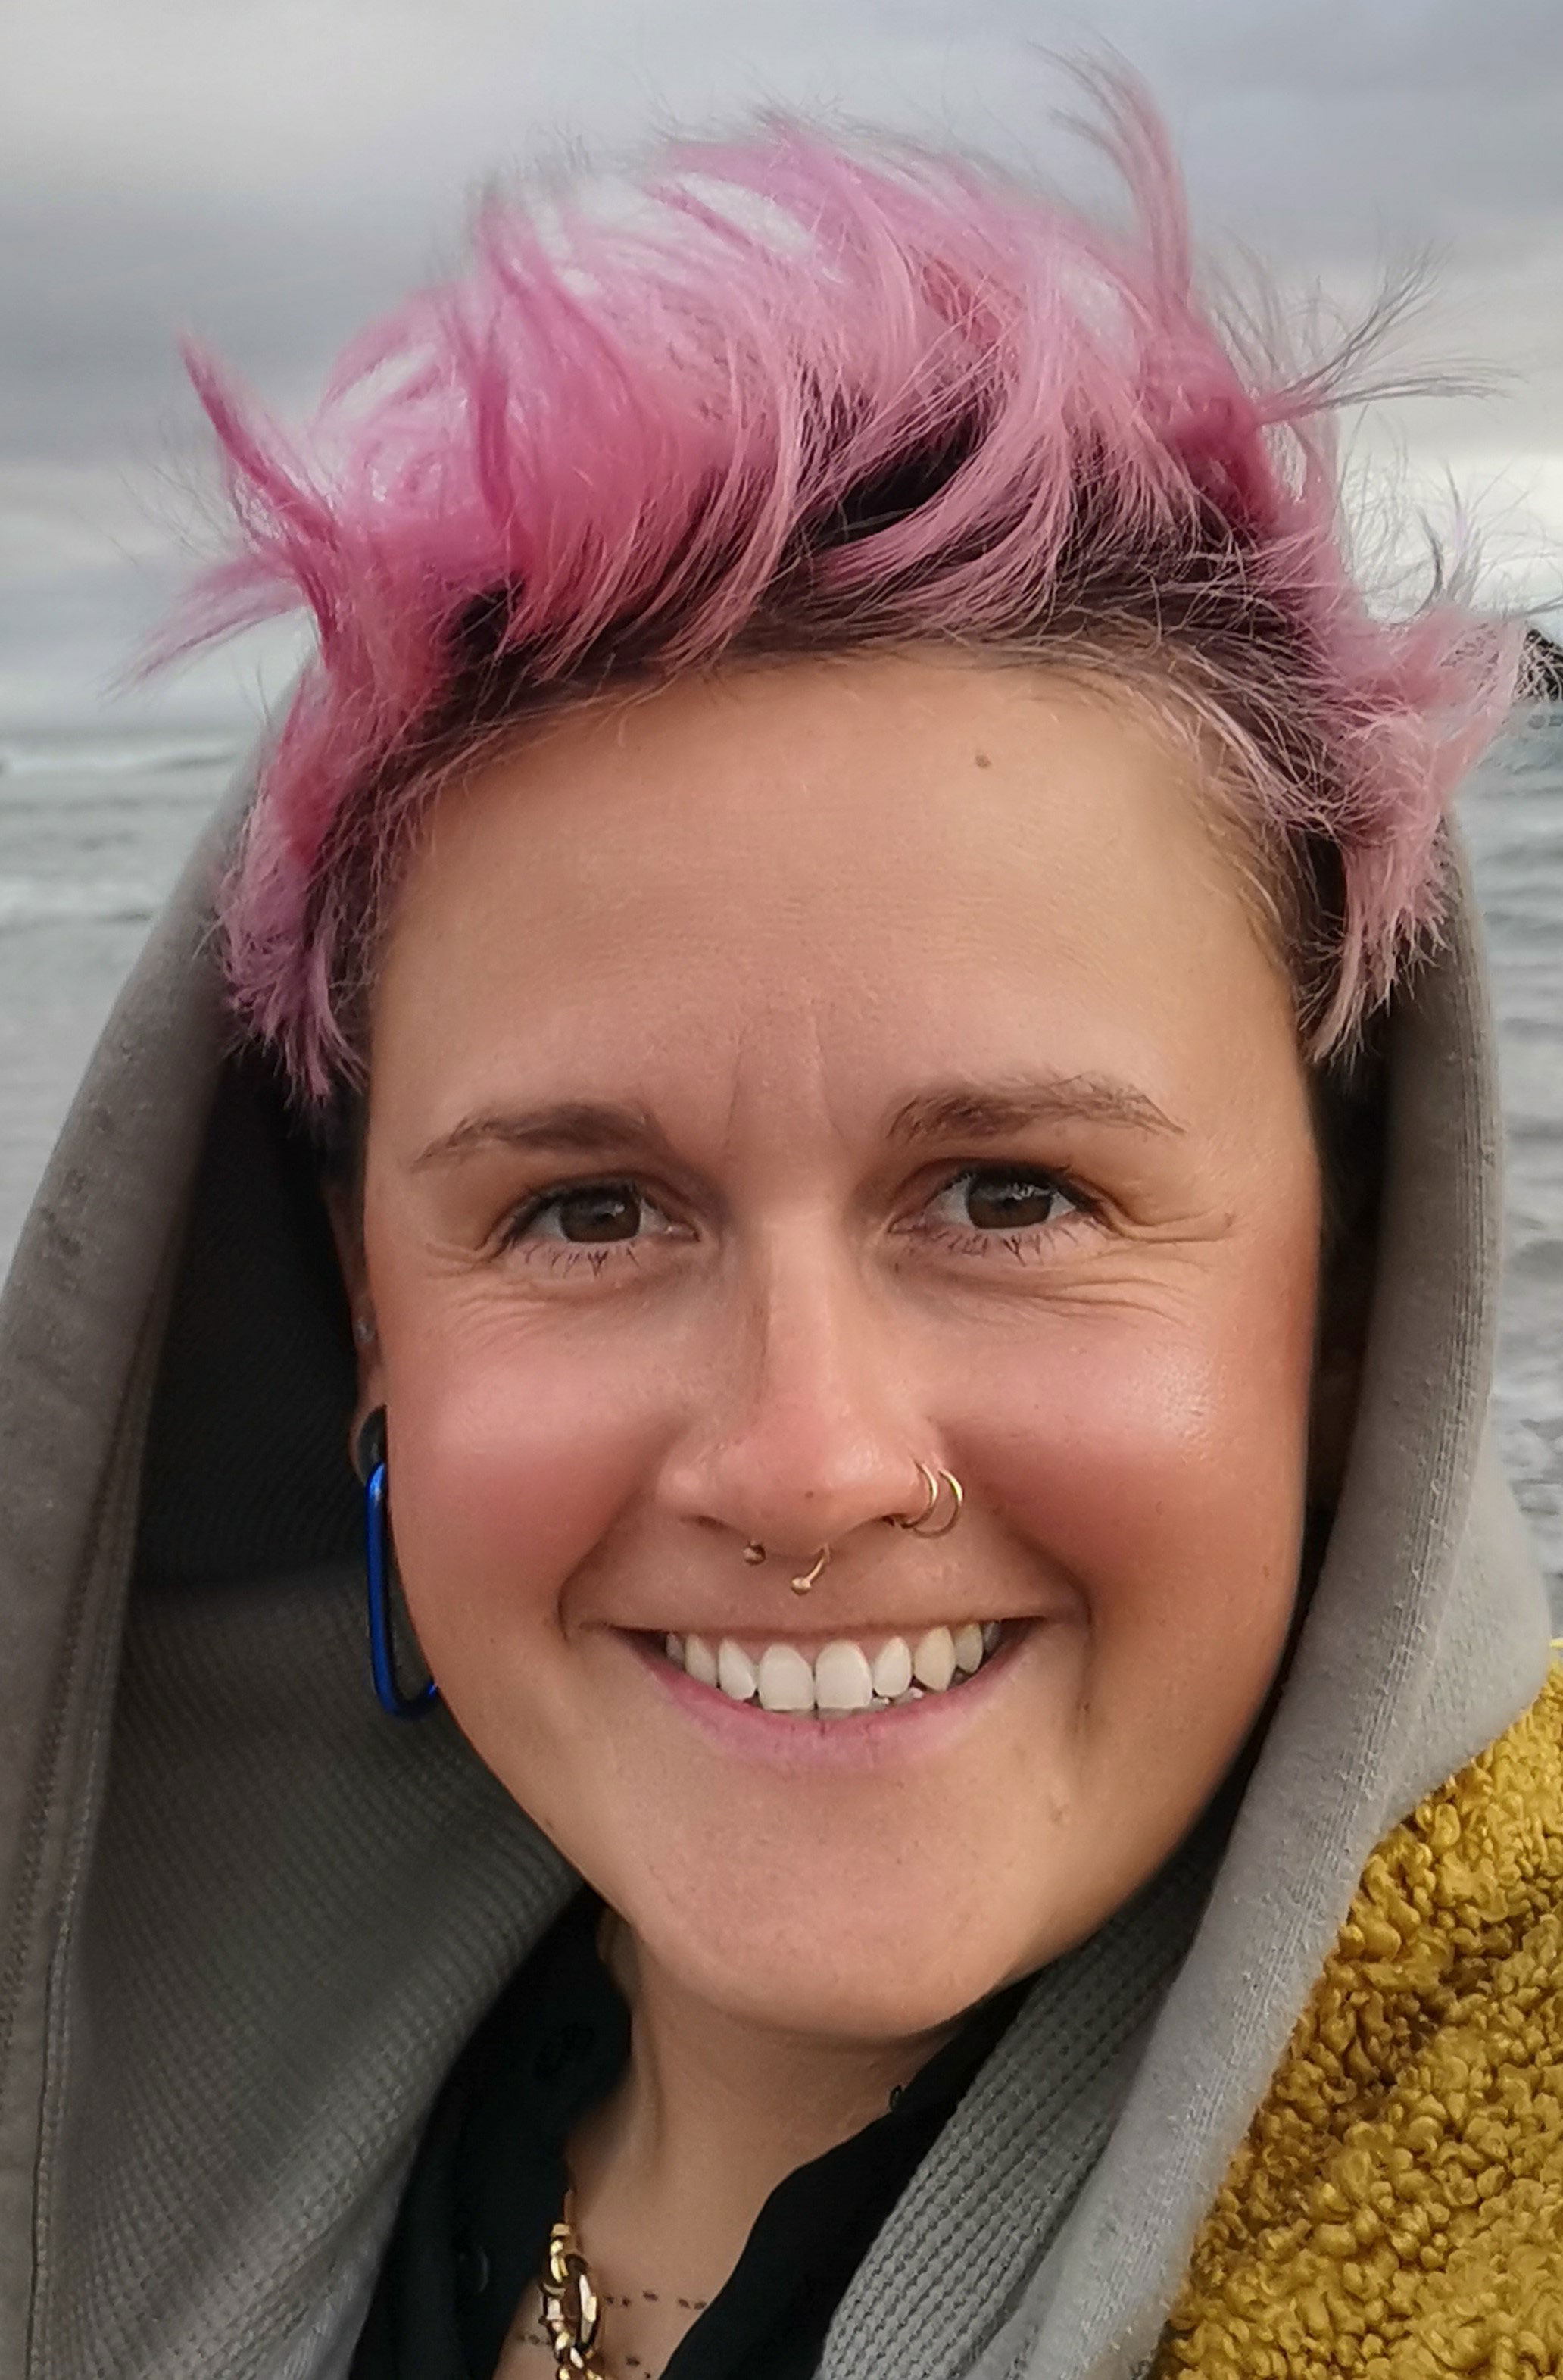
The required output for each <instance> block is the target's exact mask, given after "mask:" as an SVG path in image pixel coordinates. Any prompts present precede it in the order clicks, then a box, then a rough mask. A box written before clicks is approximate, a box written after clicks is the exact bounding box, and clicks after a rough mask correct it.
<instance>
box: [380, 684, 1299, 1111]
mask: <svg viewBox="0 0 1563 2380" xmlns="http://www.w3.org/2000/svg"><path fill="white" fill-rule="evenodd" d="M1244 1016H1246V1017H1248V1018H1251V1019H1254V1020H1262V1021H1263V1023H1264V1024H1265V1026H1266V1029H1267V1030H1270V1031H1272V1032H1273V1030H1274V1028H1275V1026H1276V1025H1277V1023H1279V1026H1280V1030H1281V1032H1282V1035H1283V1038H1285V1039H1288V1040H1289V1039H1290V1006H1289V1003H1288V1000H1287V994H1286V989H1285V986H1284V983H1283V982H1282V981H1281V979H1280V977H1279V975H1278V970H1277V968H1276V966H1275V964H1274V962H1273V960H1272V959H1271V957H1270V956H1269V954H1268V953H1267V951H1266V949H1265V948H1264V947H1263V946H1262V944H1261V941H1260V940H1259V938H1258V936H1257V935H1256V933H1255V930H1254V926H1253V924H1252V921H1251V914H1250V910H1249V907H1248V905H1247V903H1246V901H1245V898H1244V894H1243V888H1242V884H1241V882H1240V881H1239V880H1238V878H1237V875H1236V873H1235V870H1234V869H1233V868H1232V866H1231V863H1230V860H1229V859H1228V858H1227V857H1226V856H1225V855H1224V853H1223V851H1222V849H1221V847H1220V845H1219V844H1218V840H1217V838H1216V837H1215V836H1214V835H1213V834H1212V832H1210V829H1209V827H1208V825H1207V823H1206V808H1205V805H1204V803H1203V801H1202V798H1201V793H1200V789H1199V787H1198V785H1197V784H1196V783H1193V780H1192V778H1191V775H1190V773H1189V764H1188V763H1187V762H1186V761H1184V760H1181V759H1179V758H1178V757H1176V756H1175V755H1174V754H1173V753H1172V752H1171V751H1170V750H1169V747H1168V746H1167V745H1166V744H1165V743H1164V742H1162V741H1161V740H1160V738H1159V737H1158V736H1157V734H1156V733H1155V731H1154V729H1153V728H1152V727H1151V726H1150V724H1149V723H1148V722H1146V720H1145V718H1144V716H1143V715H1142V713H1141V711H1140V710H1139V709H1138V707H1137V706H1136V705H1135V704H1134V703H1133V701H1132V699H1131V698H1128V697H1127V696H1124V695H1115V694H1114V693H1112V692H1111V691H1109V690H1098V689H1095V688H1092V689H1084V688H1081V687H1078V686H1073V685H1071V684H1069V683H1067V682H1064V681H1062V680H1058V679H1052V678H1049V677H1048V676H1045V675H1043V674H1041V673H1038V672H1034V671H1029V670H1023V669H1019V668H1009V667H999V666H993V665H978V664H975V663H973V662H965V661H962V660H956V659H944V658H938V657H925V656H917V657H894V658H890V657H883V658H880V657H876V658H872V659H862V658H857V659H854V660H852V661H850V662H814V661H810V662H789V663H786V664H783V665H777V666H770V667H766V668H750V669H747V670H745V671H742V672H737V673H734V674H731V675H729V676H727V677H724V678H721V679H719V680H716V681H697V682H690V683H685V684H680V685H678V686H673V687H671V688H667V689H663V690H660V691H659V692H658V693H656V694H654V695H651V696H649V697H646V698H639V699H636V700H631V701H625V702H621V703H618V704H615V705H613V706H611V707H610V706H603V707H600V708H599V709H597V710H592V711H588V712H583V713H579V714H573V715H570V716H567V717H565V718H563V719H562V720H557V721H555V722H551V724H550V725H549V726H548V727H547V729H546V730H544V731H543V732H541V733H540V734H539V735H534V736H533V737H531V738H530V739H529V740H528V741H527V743H526V744H525V745H524V746H520V747H517V748H516V749H515V750H514V751H512V752H511V753H509V754H507V755H506V756H505V757H504V758H503V759H498V760H494V761H491V762H490V763H489V764H488V765H486V766H485V767H484V768H483V769H482V770H481V771H479V772H478V773H477V774H475V775H474V776H473V777H472V778H471V779H470V780H469V782H467V783H465V784H463V785H460V786H457V787H453V788H452V789H451V790H450V791H449V792H448V793H447V794H446V795H444V796H443V797H442V801H441V803H440V805H439V807H437V809H436V811H435V814H434V817H433V819H432V820H431V823H430V832H429V835H428V838H427V841H426V843H425V844H424V846H423V847H422V849H421V851H420V853H419V855H418V857H417V858H416V860H415V861H414V863H413V865H412V868H411V869H410V870H409V873H408V877H407V880H406V885H405V887H404V890H403V892H402V895H401V898H400V901H399V904H398V907H397V910H396V913H395V916H394V919H393V922H392V926H391V930H390V932H389V935H388V938H387V942H386V946H385V952H384V958H383V965H382V976H381V980H380V984H379V988H378V992H377V997H376V1002H375V1011H374V1017H373V1034H372V1046H371V1075H373V1076H375V1077H381V1076H382V1068H383V1066H384V1064H385V1063H387V1062H389V1063H390V1064H391V1065H393V1066H394V1067H395V1068H396V1069H398V1070H404V1069H406V1067H408V1066H409V1065H410V1066H414V1068H415V1071H420V1072H421V1074H422V1075H423V1076H424V1078H425V1079H424V1091H425V1094H426V1096H427V1097H428V1098H430V1099H435V1101H436V1103H437V1104H438V1103H441V1102H442V1103H445V1104H453V1105H458V1104H460V1102H461V1101H462V1100H464V1099H469V1098H472V1097H478V1096H481V1095H483V1093H484V1092H485V1091H486V1089H487V1088H488V1087H489V1086H487V1085H485V1084H483V1083H482V1082H480V1081H479V1080H478V1079H476V1078H477V1077H478V1076H479V1075H481V1074H482V1073H483V1071H484V1069H485V1068H494V1067H506V1068H510V1069H511V1070H514V1069H515V1067H516V1066H517V1065H520V1066H522V1067H524V1068H527V1069H530V1070H531V1071H532V1072H534V1073H536V1072H537V1071H539V1070H542V1071H544V1072H552V1073H553V1074H558V1073H559V1071H560V1070H561V1069H562V1068H563V1069H564V1070H565V1071H566V1072H567V1071H568V1070H569V1069H570V1068H571V1067H572V1066H574V1067H576V1068H577V1069H578V1068H579V1067H580V1066H582V1065H586V1064H589V1065H591V1066H593V1067H595V1068H597V1069H599V1070H602V1069H604V1068H606V1069H607V1070H608V1071H610V1072H612V1071H613V1070H614V1069H615V1068H617V1069H619V1070H620V1071H621V1072H629V1073H634V1072H636V1071H637V1070H638V1072H639V1073H641V1074H642V1075H644V1074H645V1072H646V1071H647V1069H648V1068H649V1069H650V1070H651V1071H653V1072H655V1071H657V1070H658V1069H659V1068H660V1069H661V1070H662V1071H664V1072H668V1073H672V1074H676V1073H677V1071H678V1070H679V1068H680V1067H683V1068H685V1069H687V1068H689V1067H690V1066H697V1067H698V1068H699V1069H700V1070H701V1072H702V1074H703V1075H705V1076H707V1077H709V1078H714V1077H715V1076H716V1075H725V1076H726V1077H727V1078H729V1082H730V1087H731V1086H733V1085H734V1084H737V1083H738V1081H739V1078H740V1077H741V1078H743V1084H744V1085H745V1086H747V1087H753V1088H754V1089H756V1091H757V1092H760V1091H763V1090H764V1089H765V1088H766V1087H767V1086H768V1085H769V1087H771V1088H772V1089H779V1088H780V1083H781V1079H782V1078H783V1077H785V1076H787V1075H788V1074H789V1072H790V1071H795V1070H796V1069H797V1068H798V1067H800V1066H802V1065H805V1064H812V1065H814V1066H815V1067H816V1069H818V1066H819V1065H820V1064H821V1063H823V1062H826V1060H827V1058H828V1062H829V1064H830V1067H831V1069H832V1070H833V1071H834V1074H835V1075H836V1077H837V1087H838V1090H839V1092H840V1093H841V1095H842V1096H844V1097H845V1098H847V1099H851V1098H853V1097H854V1096H855V1095H856V1092H857V1089H858V1088H861V1089H862V1091H863V1094H864V1096H868V1095H869V1093H870V1091H872V1092H873V1094H874V1095H875V1096H876V1097H877V1096H878V1093H879V1091H880V1089H882V1087H883V1078H884V1077H885V1076H886V1075H887V1074H888V1073H892V1072H893V1071H894V1070H895V1068H896V1067H897V1066H898V1065H901V1064H902V1063H903V1062H904V1061H905V1060H906V1058H907V1057H908V1055H909V1054H910V1053H912V1052H914V1051H915V1056H916V1059H917V1062H918V1065H919V1067H920V1068H921V1067H926V1068H929V1069H933V1070H936V1071H937V1070H944V1071H947V1072H951V1073H957V1072H961V1071H968V1072H969V1071H974V1070H992V1069H1000V1070H1002V1069H1003V1068H1005V1067H1010V1068H1013V1067H1014V1066H1015V1065H1016V1064H1017V1062H1022V1061H1024V1060H1025V1059H1028V1058H1029V1059H1032V1060H1035V1061H1038V1062H1047V1063H1061V1064H1072V1065H1078V1066H1080V1067H1083V1068H1090V1067H1109V1068H1112V1069H1114V1070H1121V1069H1122V1068H1123V1067H1125V1066H1130V1065H1132V1066H1133V1068H1134V1069H1135V1070H1136V1072H1137V1074H1138V1075H1139V1076H1140V1077H1141V1078H1142V1079H1145V1078H1146V1077H1147V1076H1149V1077H1152V1078H1154V1076H1155V1075H1156V1073H1157V1067H1158V1066H1162V1067H1163V1069H1164V1070H1165V1069H1166V1067H1167V1066H1171V1067H1173V1068H1174V1069H1175V1065H1176V1062H1177V1054H1178V1051H1179V1048H1180V1046H1181V1044H1183V1043H1190V1042H1197V1040H1198V1038H1199V1037H1200V1036H1201V1034H1202V1033H1203V1034H1208V1032H1209V1031H1210V1030H1211V1029H1213V1027H1214V1026H1216V1025H1217V1024H1220V1025H1221V1026H1222V1027H1223V1029H1224V1031H1225V1034H1226V1036H1227V1038H1229V1039H1230V1038H1231V1037H1232V1036H1233V1034H1234V1033H1237V1032H1238V1030H1239V1027H1238V1025H1237V1023H1236V1019H1237V1018H1239V1017H1244ZM1049 1043H1056V1044H1058V1045H1059V1046H1057V1047H1049V1046H1039V1045H1047V1044H1049ZM1021 1045H1024V1047H1023V1046H1021ZM1064 1045H1067V1046H1064ZM436 1077H438V1080H436ZM458 1078H459V1080H460V1087H459V1088H458V1087H457V1084H458ZM494 1087H496V1088H497V1087H499V1086H494ZM1145 1087H1146V1088H1147V1089H1148V1090H1149V1091H1150V1094H1151V1096H1153V1097H1155V1096H1157V1089H1156V1085H1155V1081H1154V1079H1146V1080H1145Z"/></svg>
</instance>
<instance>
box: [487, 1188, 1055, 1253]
mask: <svg viewBox="0 0 1563 2380" xmlns="http://www.w3.org/2000/svg"><path fill="white" fill-rule="evenodd" d="M985 1178H986V1179H987V1180H989V1181H997V1182H1024V1183H1027V1184H1030V1185H1031V1186H1032V1187H1033V1188H1035V1189H1038V1190H1050V1191H1054V1192H1056V1193H1057V1194H1058V1195H1059V1196H1060V1197H1063V1198H1066V1199H1068V1201H1069V1202H1070V1205H1071V1207H1072V1208H1073V1210H1074V1211H1073V1212H1072V1214H1068V1215H1063V1216H1056V1217H1052V1218H1050V1219H1049V1220H1048V1221H1047V1222H1044V1223H1027V1224H1023V1225H1021V1226H1020V1227H1019V1228H1018V1229H1017V1230H1015V1231H1009V1232H1007V1231H1001V1230H996V1229H995V1230H988V1231H979V1230H977V1229H976V1228H975V1227H974V1226H968V1227H967V1229H966V1230H964V1231H959V1230H956V1229H955V1228H954V1227H953V1226H951V1225H948V1224H934V1225H931V1226H929V1225H927V1224H925V1225H922V1226H920V1227H917V1235H918V1236H919V1237H921V1238H924V1239H927V1240H930V1241H932V1242H934V1243H935V1244H936V1245H939V1246H941V1247H943V1248H944V1249H946V1250H947V1251H949V1252H951V1253H953V1254H955V1255H959V1256H972V1257H979V1258H982V1257H992V1256H997V1255H1000V1254H1007V1255H1009V1256H1011V1257H1014V1258H1015V1260H1016V1261H1017V1262H1020V1263H1024V1262H1026V1261H1028V1260H1034V1258H1028V1253H1027V1252H1028V1251H1030V1250H1035V1248H1036V1241H1037V1240H1038V1238H1040V1237H1042V1236H1043V1235H1046V1236H1048V1237H1049V1238H1056V1237H1057V1235H1058V1233H1060V1231H1066V1230H1073V1229H1075V1228H1078V1227H1079V1226H1080V1225H1081V1224H1098V1223H1099V1222H1100V1221H1101V1219H1102V1208H1101V1206H1100V1203H1099V1202H1098V1201H1097V1199H1095V1198H1093V1197H1092V1196H1091V1195H1090V1193H1089V1192H1088V1191H1086V1190H1084V1188H1082V1187H1081V1185H1080V1184H1078V1183H1074V1182H1072V1181H1070V1179H1069V1178H1068V1176H1067V1175H1065V1174H1062V1173H1055V1172H1049V1171H1048V1170H1047V1169H1046V1168H1044V1167H1041V1166H1029V1165H1014V1166H1006V1165H964V1166H962V1167H960V1168H958V1170H957V1171H956V1172H953V1173H951V1174H950V1175H949V1176H948V1177H947V1178H946V1179H945V1181H943V1182H942V1183H941V1184H939V1188H938V1189H937V1190H936V1191H935V1192H934V1193H933V1194H932V1197H930V1199H929V1201H928V1203H929V1205H931V1204H932V1203H933V1199H935V1198H942V1197H945V1196H948V1194H949V1193H950V1192H951V1190H953V1189H956V1188H957V1187H958V1186H959V1185H960V1184H963V1183H970V1182H977V1181H981V1180H983V1179H985ZM592 1190H628V1191H631V1192H633V1193H634V1194H635V1196H636V1197H638V1198H639V1199H641V1200H642V1202H643V1203H644V1204H645V1205H646V1206H648V1207H652V1208H656V1211H657V1212H658V1213H659V1214H661V1213H663V1212H665V1210H664V1209H663V1208H660V1206H659V1205H658V1202H657V1201H656V1200H655V1199H654V1198H653V1197H651V1196H650V1195H649V1194H648V1192H647V1191H646V1190H645V1189H644V1188H643V1186H642V1185H641V1184H640V1183H638V1182H637V1181H636V1179H635V1178H634V1176H633V1175H629V1174H598V1175H593V1176H590V1177H588V1179H586V1180H583V1181H579V1182H562V1183H556V1184H553V1185H552V1186H551V1188H549V1189H547V1190H539V1191H538V1192H536V1193H534V1195H533V1196H531V1197H529V1198H527V1199H526V1200H524V1201H523V1203H522V1204H521V1205H520V1206H519V1207H518V1208H515V1211H514V1212H513V1213H512V1214H511V1215H510V1216H509V1217H508V1218H507V1219H506V1220H505V1221H504V1223H503V1225H502V1226H501V1228H500V1232H499V1235H498V1241H497V1245H496V1248H495V1253H496V1255H500V1256H505V1255H510V1254H515V1255H518V1256H520V1257H523V1258H524V1259H525V1260H526V1261H527V1263H529V1264H535V1263H546V1264H547V1265H548V1266H549V1267H550V1269H551V1270H552V1271H553V1272H555V1273H562V1272H572V1271H574V1270H575V1269H576V1268H577V1266H579V1265H581V1264H583V1263H586V1264H589V1265H590V1266H591V1268H592V1270H593V1272H594V1274H596V1273H600V1272H601V1271H602V1269H603V1268H604V1266H605V1265H606V1264H607V1263H608V1262H610V1261H611V1260H612V1259H614V1258H617V1257H628V1259H629V1261H630V1262H631V1263H632V1264H635V1263H638V1261H639V1254H638V1250H639V1245H640V1244H639V1243H638V1242H637V1241H635V1240H600V1241H596V1242H590V1241H588V1242H576V1243H574V1244H572V1243H571V1242H569V1241H566V1240H555V1241H548V1240H528V1239H527V1237H526V1233H527V1230H528V1228H529V1227H530V1225H532V1224H533V1223H535V1222H537V1221H538V1220H539V1217H541V1216H543V1215H545V1214H547V1213H548V1212H549V1210H550V1209H551V1208H555V1207H557V1206H559V1205H560V1204H561V1203H562V1202H563V1200H564V1199H566V1198H570V1197H576V1196H582V1195H584V1194H585V1193H587V1192H588V1191H592Z"/></svg>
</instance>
